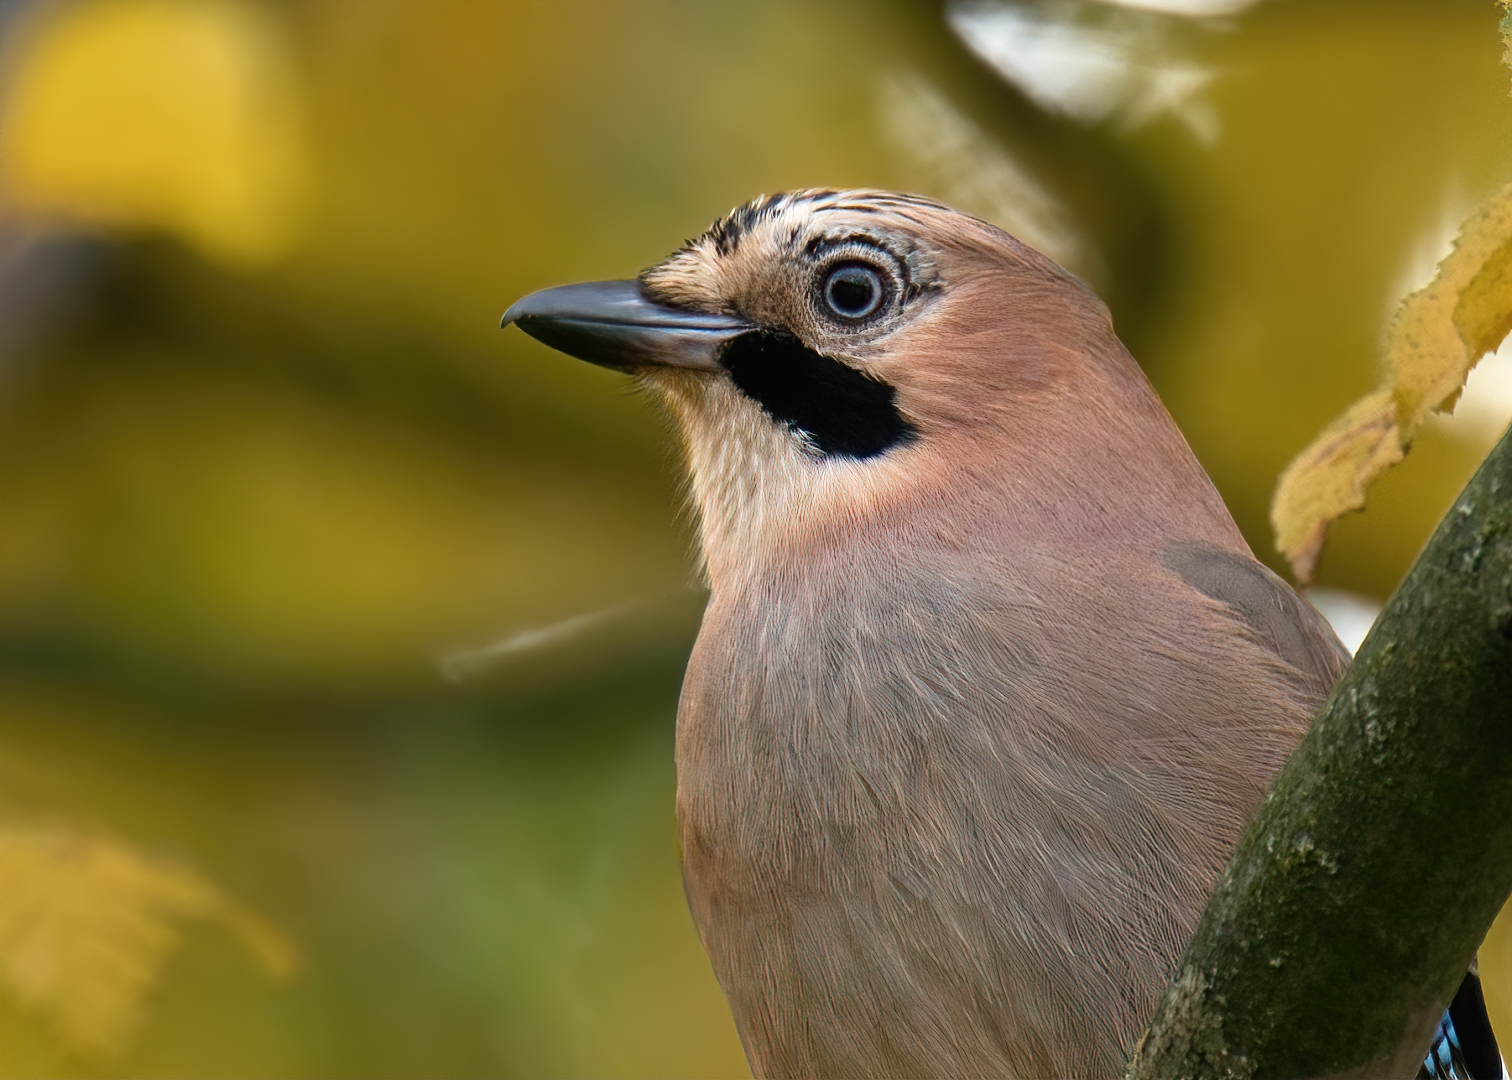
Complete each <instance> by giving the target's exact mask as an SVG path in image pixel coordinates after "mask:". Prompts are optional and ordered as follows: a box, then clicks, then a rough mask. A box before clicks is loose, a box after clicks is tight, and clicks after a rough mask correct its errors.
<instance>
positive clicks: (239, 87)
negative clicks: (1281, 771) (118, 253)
mask: <svg viewBox="0 0 1512 1080" xmlns="http://www.w3.org/2000/svg"><path fill="white" fill-rule="evenodd" d="M43 15H44V21H43V22H42V23H41V24H40V25H39V26H38V27H37V28H36V30H35V32H34V33H33V34H31V35H30V36H29V37H26V38H24V39H23V42H24V47H23V48H22V49H21V50H20V53H19V55H18V56H17V58H16V60H15V62H14V64H13V66H12V68H11V69H10V71H9V72H8V74H9V80H8V81H9V87H8V94H7V96H6V109H5V114H4V116H3V117H0V169H3V188H0V190H3V191H4V199H5V204H6V209H7V210H8V211H9V212H10V213H12V214H19V215H21V216H23V217H26V218H29V219H32V220H38V221H43V222H49V221H61V222H62V223H64V224H66V225H69V226H84V227H100V226H104V227H107V228H140V227H149V228H159V229H165V230H167V231H170V232H173V233H175V234H177V235H178V236H180V237H181V238H182V239H184V240H185V241H187V242H188V243H190V244H193V245H195V246H196V247H198V248H199V249H200V250H201V251H202V252H203V253H204V254H205V255H207V256H208V257H210V258H212V259H216V260H218V261H220V262H222V263H227V264H230V265H232V266H233V268H238V267H244V266H257V265H262V264H266V263H268V262H271V261H273V260H275V259H277V258H279V257H281V256H282V255H283V254H284V253H285V252H286V251H287V250H288V249H289V247H290V246H291V245H292V243H293V242H294V240H295V239H296V238H297V231H298V225H299V221H300V219H301V217H302V213H301V211H302V207H303V204H304V201H305V196H306V190H305V189H306V187H307V180H308V163H307V161H306V140H305V137H304V124H303V118H302V115H301V100H300V95H299V92H298V87H297V86H296V81H295V76H294V71H293V65H292V62H291V59H290V56H289V52H290V50H289V48H288V46H287V44H286V43H285V42H284V41H283V39H282V37H281V35H280V34H279V26H278V25H277V22H276V21H275V19H274V18H273V16H272V15H270V13H269V12H268V10H267V9H266V8H264V7H263V6H261V5H253V4H248V3H245V2H241V0H94V2H92V3H82V4H71V5H67V6H63V7H61V8H47V9H43Z"/></svg>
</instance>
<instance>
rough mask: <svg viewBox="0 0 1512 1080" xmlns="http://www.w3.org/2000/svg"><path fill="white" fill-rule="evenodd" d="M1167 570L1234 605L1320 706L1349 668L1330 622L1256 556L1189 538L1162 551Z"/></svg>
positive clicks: (1236, 612)
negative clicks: (1257, 559)
mask: <svg viewBox="0 0 1512 1080" xmlns="http://www.w3.org/2000/svg"><path fill="white" fill-rule="evenodd" d="M1161 561H1162V562H1163V563H1164V564H1165V566H1166V568H1167V569H1169V570H1172V571H1174V572H1175V573H1176V574H1177V575H1178V576H1180V577H1181V578H1182V580H1184V581H1185V582H1186V583H1187V584H1188V585H1190V586H1192V588H1194V589H1196V590H1197V591H1198V592H1200V593H1202V594H1203V595H1204V596H1206V597H1208V598H1210V599H1213V600H1217V601H1218V602H1219V603H1222V604H1225V605H1227V606H1228V608H1229V609H1230V611H1231V612H1232V613H1233V616H1234V618H1236V619H1237V620H1238V621H1239V622H1240V623H1241V624H1243V626H1244V627H1245V628H1246V629H1248V631H1249V632H1250V633H1251V634H1252V635H1253V636H1254V638H1255V639H1256V640H1257V641H1258V642H1259V643H1260V644H1261V645H1263V646H1264V647H1266V648H1267V649H1269V650H1270V651H1271V652H1273V653H1275V654H1276V656H1278V657H1279V658H1280V659H1281V660H1283V661H1284V662H1285V663H1286V665H1287V666H1288V667H1290V668H1291V669H1292V670H1293V671H1294V672H1295V673H1296V678H1297V681H1298V683H1299V684H1300V685H1299V686H1298V689H1299V690H1301V691H1303V692H1304V693H1305V694H1308V695H1309V696H1312V697H1314V698H1315V699H1316V700H1317V701H1318V702H1319V703H1320V704H1321V703H1322V701H1323V699H1324V698H1325V697H1327V696H1328V692H1329V691H1330V690H1332V689H1333V684H1334V683H1335V682H1336V681H1337V680H1338V678H1339V676H1340V675H1342V674H1343V673H1344V669H1345V668H1346V667H1348V666H1349V650H1348V649H1346V648H1345V647H1344V644H1343V642H1341V641H1340V640H1339V638H1338V635H1336V634H1335V633H1334V632H1333V628H1332V627H1330V626H1329V625H1328V622H1327V620H1325V619H1324V618H1323V616H1322V615H1319V614H1318V612H1317V611H1316V610H1315V609H1314V608H1313V606H1312V605H1311V604H1309V603H1308V602H1307V601H1306V600H1303V599H1302V598H1301V597H1300V596H1298V595H1297V594H1296V592H1294V591H1293V590H1292V588H1291V586H1289V585H1288V584H1287V583H1286V582H1284V581H1282V580H1281V579H1280V578H1279V577H1277V576H1276V575H1275V574H1273V573H1271V572H1270V571H1269V570H1268V569H1266V568H1265V567H1264V566H1263V565H1261V564H1260V563H1259V562H1257V561H1256V560H1255V558H1254V557H1253V556H1251V555H1248V554H1245V553H1242V552H1238V551H1233V550H1231V549H1228V548H1224V547H1220V546H1219V545H1217V544H1213V543H1209V542H1207V541H1203V540H1183V541H1178V542H1176V543H1174V544H1170V545H1169V546H1167V547H1166V548H1165V549H1164V551H1163V552H1162V553H1161Z"/></svg>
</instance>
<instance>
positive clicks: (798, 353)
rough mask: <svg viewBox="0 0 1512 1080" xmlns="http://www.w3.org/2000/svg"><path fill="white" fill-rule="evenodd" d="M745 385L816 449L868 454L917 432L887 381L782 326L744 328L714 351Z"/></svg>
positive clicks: (856, 455)
mask: <svg viewBox="0 0 1512 1080" xmlns="http://www.w3.org/2000/svg"><path fill="white" fill-rule="evenodd" d="M720 359H721V361H722V362H723V363H724V366H725V369H726V370H727V371H729V373H730V378H731V379H733V380H734V382H735V385H736V386H738V387H739V388H740V389H741V391H742V392H743V393H745V395H746V396H747V397H749V398H751V399H752V400H754V401H756V402H758V403H760V405H761V407H762V408H763V409H765V410H766V411H767V413H768V415H770V416H771V417H772V419H774V420H776V421H778V422H779V423H783V424H786V425H787V426H788V427H790V428H792V429H793V430H794V431H796V432H799V433H800V434H802V435H804V436H806V437H807V438H808V440H809V442H810V443H812V444H813V446H814V448H815V449H817V450H818V451H819V452H820V453H821V454H825V455H833V456H838V457H851V458H869V457H876V456H877V455H878V454H880V453H882V452H884V451H886V450H888V449H890V448H892V447H894V446H898V445H900V444H902V443H906V442H909V441H910V440H912V439H914V438H915V437H916V436H917V435H918V432H917V430H916V429H915V428H914V426H913V425H912V424H910V423H909V422H908V421H907V420H906V419H905V418H904V417H903V414H902V413H900V412H899V411H898V406H897V405H896V403H895V402H894V398H896V397H897V391H896V390H895V389H894V388H893V387H892V386H891V385H889V384H888V383H885V382H883V381H882V380H880V379H874V378H872V377H870V376H868V375H863V374H862V373H861V372H859V371H857V370H856V369H855V368H853V367H850V366H849V365H847V364H842V363H841V362H840V361H839V360H836V359H834V358H833V357H829V356H825V355H824V354H822V353H817V352H815V351H814V350H813V349H810V348H808V347H807V346H806V345H804V344H803V343H802V342H801V341H799V340H798V339H797V338H796V337H794V336H793V335H792V334H790V333H788V332H787V331H785V330H759V331H754V332H752V333H749V334H742V335H740V337H738V338H736V339H735V340H734V341H732V342H730V344H729V345H727V346H725V350H724V353H723V355H722V356H721V357H720Z"/></svg>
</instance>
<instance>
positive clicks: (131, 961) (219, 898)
mask: <svg viewBox="0 0 1512 1080" xmlns="http://www.w3.org/2000/svg"><path fill="white" fill-rule="evenodd" d="M0 881H4V882H5V888H4V889H3V890H0V985H3V986H4V987H5V988H6V989H7V990H9V991H10V993H11V994H13V995H14V996H15V997H16V998H17V999H18V1000H19V1001H20V1002H21V1004H22V1005H23V1006H25V1007H27V1008H28V1009H30V1010H31V1011H32V1012H34V1013H36V1014H37V1015H39V1016H41V1017H43V1018H44V1019H45V1020H46V1021H47V1022H48V1023H49V1024H50V1026H51V1027H52V1028H53V1029H54V1031H55V1032H56V1033H57V1034H58V1036H59V1037H60V1038H61V1040H62V1041H63V1043H64V1045H65V1046H67V1047H68V1049H70V1050H71V1051H73V1052H74V1053H77V1054H80V1055H82V1056H91V1057H99V1056H103V1055H107V1054H110V1053H113V1052H116V1051H118V1050H120V1049H121V1048H122V1047H123V1046H124V1045H125V1043H126V1040H127V1039H128V1038H129V1037H130V1035H131V1033H132V1032H133V1031H134V1030H135V1028H136V1027H137V1025H138V1023H139V1022H140V1020H141V1015H142V1009H143V1004H144V1001H145V998H146V995H147V993H148V991H149V990H150V989H151V988H152V986H153V985H154V983H155V982H156V981H157V977H158V975H159V973H160V972H161V971H162V968H163V964H164V962H165V961H166V960H167V958H168V955H169V954H170V953H171V952H172V950H173V948H174V946H175V945H176V944H177V943H178V936H179V935H178V932H177V930H176V928H175V925H174V924H175V923H176V922H177V921H179V920H182V919H185V918H201V919H213V920H217V921H219V922H221V923H222V924H224V925H225V926H226V927H227V928H228V929H230V930H231V931H232V933H234V934H235V935H236V936H237V937H238V938H239V939H240V940H241V941H242V942H243V944H244V945H246V946H247V948H248V949H249V950H250V951H251V952H252V954H253V955H254V956H255V957H256V958H257V959H258V960H259V961H260V962H261V964H262V966H263V967H264V968H265V969H266V970H267V972H268V973H269V974H270V975H272V976H275V977H281V978H286V977H288V976H290V975H292V974H293V973H294V972H295V971H296V970H297V968H298V966H299V953H298V951H297V950H296V949H295V947H294V945H293V944H292V943H291V942H289V941H288V939H287V938H285V937H284V936H283V935H282V934H281V933H279V932H278V931H277V930H276V929H275V928H274V927H272V926H270V925H269V924H268V923H267V922H266V921H265V920H263V919H262V918H260V917H259V916H257V915H256V914H254V913H253V912H251V911H248V910H247V909H246V908H244V907H242V906H241V905H239V904H237V903H236V902H235V901H233V900H231V899H230V898H229V897H227V896H226V895H225V894H224V893H222V892H221V891H220V890H219V889H217V888H216V887H215V886H214V885H212V884H211V883H210V882H208V881H206V880H205V879H204V878H202V877H201V876H199V875H198V874H196V873H195V872H194V871H192V870H190V869H188V868H187V867H184V866H181V865H179V864H176V863H172V862H167V861H164V860H158V859H150V858H147V857H145V856H143V855H141V854H140V853H138V852H136V851H134V850H133V849H132V848H130V847H128V846H127V845H125V844H123V843H121V842H120V841H117V840H113V839H110V838H107V837H103V836H98V835H92V834H87V833H81V832H77V831H73V830H70V829H65V828H58V827H52V828H0Z"/></svg>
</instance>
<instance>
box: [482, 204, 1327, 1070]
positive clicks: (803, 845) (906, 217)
mask: <svg viewBox="0 0 1512 1080" xmlns="http://www.w3.org/2000/svg"><path fill="white" fill-rule="evenodd" d="M842 271H843V273H842ZM869 289H870V290H872V291H871V292H868V290H869ZM540 295H549V294H540ZM638 296H639V300H638V301H635V300H634V299H633V298H632V300H630V301H626V302H639V303H643V304H645V305H646V306H647V308H648V309H650V308H654V309H655V310H656V311H659V312H664V313H666V312H671V313H674V314H671V315H668V316H667V317H668V318H670V319H673V320H674V321H676V320H684V321H689V320H702V321H701V322H699V323H698V325H697V327H693V326H692V322H691V321H689V322H688V328H687V329H686V330H685V332H684V331H679V332H680V333H683V338H682V339H679V340H684V339H685V340H686V341H694V339H695V338H696V341H697V343H698V344H696V345H685V346H680V347H685V348H686V349H689V350H692V349H696V348H703V349H705V353H699V356H700V357H701V359H699V360H698V361H697V362H692V361H689V362H686V363H684V362H681V361H679V362H677V363H675V364H672V363H671V362H669V364H655V363H644V362H640V361H637V362H634V363H629V362H626V363H624V364H623V365H622V366H625V367H628V368H632V369H634V370H635V371H636V372H637V373H638V374H639V376H640V377H641V378H642V380H643V381H645V382H646V383H648V384H649V385H651V386H653V387H655V388H657V389H658V390H660V391H661V392H662V393H663V394H664V395H665V397H666V398H667V400H668V401H669V403H670V404H671V406H672V408H673V410H674V412H675V413H676V415H677V417H678V419H679V421H680V423H681V425H682V429H683V432H684V435H685V439H686V444H687V450H688V458H689V464H690V471H691V474H692V492H693V498H694V501H695V504H696V506H697V509H698V513H699V518H700V522H701V530H702V543H703V554H704V560H705V566H706V568H707V575H708V579H709V586H710V599H709V605H708V609H707V611H706V613H705V616H704V622H703V626H702V629H701V630H700V633H699V637H698V642H697V645H696V646H695V648H694V651H693V655H692V657H691V659H690V661H689V665H688V673H687V677H686V680H685V683H684V687H683V694H682V702H681V706H680V709H679V716H678V732H677V766H678V793H677V808H678V821H679V826H680V829H681V837H682V850H683V861H684V876H685V881H686V886H687V893H688V899H689V903H690V905H691V907H692V910H693V914H694V918H695V921H696V922H697V924H698V927H699V932H700V934H701V935H702V938H703V942H704V945H705V947H706V948H707V950H708V952H709V956H710V959H711V961H712V962H713V965H714V970H715V972H716V974H717V975H718V976H719V980H720V983H721V985H722V986H723V987H724V989H725V992H726V994H727V995H728V997H729V1000H730V1004H731V1008H732V1009H733V1011H734V1014H735V1019H736V1023H737V1025H738V1027H739V1029H740V1034H741V1038H742V1040H743V1041H744V1044H745V1047H746V1051H747V1053H748V1055H749V1056H750V1059H751V1064H752V1067H753V1069H754V1070H755V1071H756V1072H757V1074H758V1075H761V1076H795V1077H796V1076H813V1077H819V1076H1111V1075H1116V1074H1117V1073H1118V1072H1120V1070H1121V1068H1122V1065H1123V1062H1124V1059H1125V1058H1126V1056H1127V1054H1128V1052H1129V1050H1130V1049H1131V1047H1132V1044H1133V1041H1134V1039H1135V1038H1137V1036H1138V1034H1139V1031H1140V1028H1141V1026H1142V1024H1143V1022H1144V1020H1145V1019H1146V1017H1147V1015H1148V1013H1149V1012H1150V1010H1151V1008H1152V1007H1153V1004H1154V1001H1155V999H1156V996H1157V994H1158V993H1159V991H1160V990H1161V989H1162V987H1163V986H1164V983H1165V981H1166V979H1167V977H1168V975H1169V973H1170V971H1171V968H1172V966H1173V964H1174V961H1175V959H1176V956H1177V953H1178V951H1179V950H1180V948H1181V946H1182V945H1183V944H1184V942H1185V940H1186V938H1187V936H1188V934H1189V933H1190V931H1191V930H1192V928H1193V925H1194V923H1195V921H1196V918H1197V916H1198V915H1199V914H1200V912H1201V909H1202V906H1203V904H1204V902H1205V900H1206V898H1207V895H1208V892H1209V891H1210V888H1211V886H1212V884H1213V882H1214V879H1215V877H1216V875H1217V874H1218V873H1219V872H1220V870H1221V869H1222V867H1223V865H1224V863H1225V862H1226V861H1227V859H1228V856H1229V854H1230V852H1231V850H1232V848H1233V846H1234V843H1235V842H1236V840H1237V838H1238V836H1239V833H1240V831H1241V829H1242V828H1243V826H1244V824H1245V823H1246V821H1247V820H1248V818H1249V817H1250V815H1251V813H1252V812H1253V810H1254V809H1255V807H1256V806H1257V805H1258V803H1259V800H1260V799H1261V797H1262V796H1263V794H1264V791H1265V789H1266V788H1267V786H1268V785H1269V782H1270V780H1271V778H1272V776H1273V775H1274V774H1275V772H1276V770H1277V769H1278V768H1279V767H1280V765H1281V763H1282V761H1283V760H1284V759H1285V758H1286V756H1287V755H1288V754H1289V753H1290V751H1291V750H1292V748H1293V747H1294V746H1295V744H1296V742H1297V740H1298V739H1299V737H1300V736H1301V734H1302V732H1303V731H1304V730H1305V728H1306V725H1307V723H1308V721H1309V719H1310V718H1311V716H1312V714H1313V712H1314V711H1315V710H1316V707H1317V706H1318V704H1319V703H1320V702H1321V701H1322V699H1323V697H1324V695H1325V694H1326V692H1327V690H1328V688H1329V687H1330V685H1331V684H1332V681H1333V679H1334V678H1335V677H1336V675H1337V674H1338V672H1339V671H1340V670H1342V667H1343V665H1344V663H1345V661H1346V655H1345V653H1344V651H1343V649H1342V647H1341V646H1340V645H1339V644H1338V642H1337V640H1336V639H1335V638H1334V637H1333V635H1332V633H1331V632H1330V631H1329V630H1328V628H1327V627H1326V625H1325V624H1324V623H1323V622H1322V620H1321V619H1320V618H1318V617H1317V616H1316V614H1315V613H1314V612H1313V611H1312V610H1311V608H1309V607H1308V606H1307V605H1306V604H1304V603H1303V602H1302V601H1300V600H1299V599H1298V598H1297V596H1296V595H1295V594H1294V593H1293V592H1292V591H1291V590H1290V589H1289V588H1288V587H1287V586H1286V585H1285V584H1284V583H1282V582H1281V581H1280V580H1279V579H1277V578H1276V577H1275V576H1274V575H1272V574H1270V572H1269V571H1267V570H1266V569H1264V568H1263V567H1262V566H1261V565H1260V564H1259V563H1257V562H1256V561H1255V560H1254V558H1253V556H1252V555H1251V553H1250V551H1249V549H1248V548H1247V547H1246V545H1245V542H1244V540H1243V539H1242V537H1241V536H1240V534H1239V532H1238V530H1237V528H1236V527H1235V526H1234V524H1233V521H1232V520H1231V518H1230V517H1229V514H1228V512H1227V510H1226V509H1225V508H1224V506H1223V502H1222V500H1221V499H1220V498H1219V496H1218V494H1217V492H1216V491H1215V490H1214V488H1213V486H1212V484H1211V483H1210V482H1209V481H1208V479H1207V477H1206V475H1205V474H1204V473H1203V471H1202V469H1201V467H1200V466H1199V465H1198V464H1197V461H1196V460H1195V458H1194V457H1193V456H1192V453H1191V451H1190V450H1189V449H1188V448H1187V445H1186V443H1185V441H1184V440H1183V439H1182V437H1181V435H1180V433H1179V432H1178V431H1177V429H1176V427H1175V425H1174V424H1173V423H1172V421H1171V419H1170V417H1169V415H1168V414H1167V413H1166V411H1165V409H1164V408H1163V406H1162V405H1161V404H1160V402H1159V400H1158V399H1157V397H1156V396H1155V393H1154V391H1153V390H1152V389H1151V388H1150V386H1149V384H1148V382H1147V381H1146V380H1145V378H1144V375H1143V374H1142V373H1141V372H1140V370H1139V368H1138V366H1137V365H1136V364H1135V363H1134V361H1133V360H1132V359H1131V358H1130V356H1129V355H1128V353H1127V352H1126V351H1125V349H1124V348H1123V346H1122V344H1121V343H1120V342H1119V340H1118V338H1117V337H1116V336H1115V334H1114V332H1113V328H1112V325H1111V321H1110V319H1109V316H1108V313H1107V311H1106V309H1105V308H1104V306H1103V305H1102V304H1101V302H1099V301H1098V300H1097V298H1096V297H1095V296H1093V295H1092V294H1091V293H1090V292H1089V291H1088V290H1087V289H1086V288H1085V287H1084V286H1083V285H1082V284H1081V283H1080V282H1078V281H1077V280H1076V279H1074V278H1073V277H1071V276H1070V275H1068V274H1066V273H1065V272H1064V271H1062V270H1061V269H1060V268H1059V267H1057V266H1055V265H1054V264H1053V263H1051V262H1050V261H1049V260H1047V259H1045V258H1044V257H1043V256H1041V255H1039V254H1038V253H1036V252H1034V251H1032V250H1031V249H1029V248H1026V247H1025V246H1024V245H1022V244H1020V243H1018V242H1017V241H1015V240H1014V239H1013V238H1011V237H1009V236H1008V235H1007V234H1005V233H1003V232H1001V231H1000V230H998V229H996V228H993V227H992V226H990V225H987V224H985V223H983V222H981V221H977V220H975V219H973V218H969V217H966V216H964V215H961V214H958V213H955V212H954V211H951V210H949V209H947V208H945V207H942V206H939V205H937V204H935V203H931V202H928V201H926V200H922V199H915V198H910V197H906V196H898V195H892V194H888V193H884V192H870V191H852V192H802V193H797V194H793V195H788V196H781V197H776V198H772V199H763V200H758V201H757V202H755V203H752V204H750V205H748V206H747V207H745V208H742V209H741V210H738V211H736V212H735V213H734V214H732V215H731V216H730V217H729V218H727V219H725V220H724V221H723V222H721V223H719V224H717V225H716V226H715V227H714V228H713V229H711V230H710V232H709V233H708V234H706V235H705V236H704V237H703V238H702V239H700V240H698V241H695V242H693V243H692V244H690V245H689V246H688V247H686V248H684V249H683V250H682V251H680V252H678V253H676V254H674V255H673V256H671V257H670V258H669V259H667V260H666V261H665V262H663V263H661V264H660V265H658V266H656V267H654V268H652V269H651V270H649V271H647V273H646V274H644V275H643V277H642V285H641V287H640V291H639V293H638ZM873 301H875V303H874V304H873ZM530 302H531V301H529V300H527V301H523V302H522V305H521V306H517V308H516V309H512V314H511V316H509V318H514V319H516V320H517V321H519V322H520V324H521V325H522V327H524V328H526V329H527V330H530V331H531V332H533V333H538V334H539V335H540V336H542V337H543V338H544V339H547V340H551V338H550V336H549V333H548V332H547V330H544V329H542V327H545V326H546V324H547V321H548V319H553V318H554V319H558V322H562V319H561V317H560V316H559V315H553V314H549V313H544V312H545V309H544V308H541V309H539V311H538V310H537V309H531V308H529V304H530ZM869 305H870V306H869ZM676 313H685V314H676ZM858 313H859V314H858ZM658 317H661V316H658ZM531 319H537V320H539V321H538V322H537V323H536V324H535V328H534V329H533V328H532V324H531V322H530V320H531ZM562 324H563V325H565V323H564V322H563V323H562ZM552 325H553V326H555V325H557V324H555V323H553V324H552ZM695 330H696V333H695ZM553 332H554V331H553ZM698 335H703V336H698ZM716 339H717V340H716ZM553 343H558V344H560V343H561V342H560V341H556V342H553ZM704 343H707V344H704ZM570 345H571V343H570V342H569V343H568V344H566V345H563V347H564V348H568V351H572V348H571V347H570ZM595 347H596V346H595ZM579 354H580V355H581V354H582V353H581V352H580V353H579ZM669 355H670V354H669ZM679 355H682V354H679ZM688 355H692V352H689V353H688ZM590 358H593V359H598V360H600V362H606V361H603V360H602V358H601V357H600V356H598V355H594V356H592V357H590Z"/></svg>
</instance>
